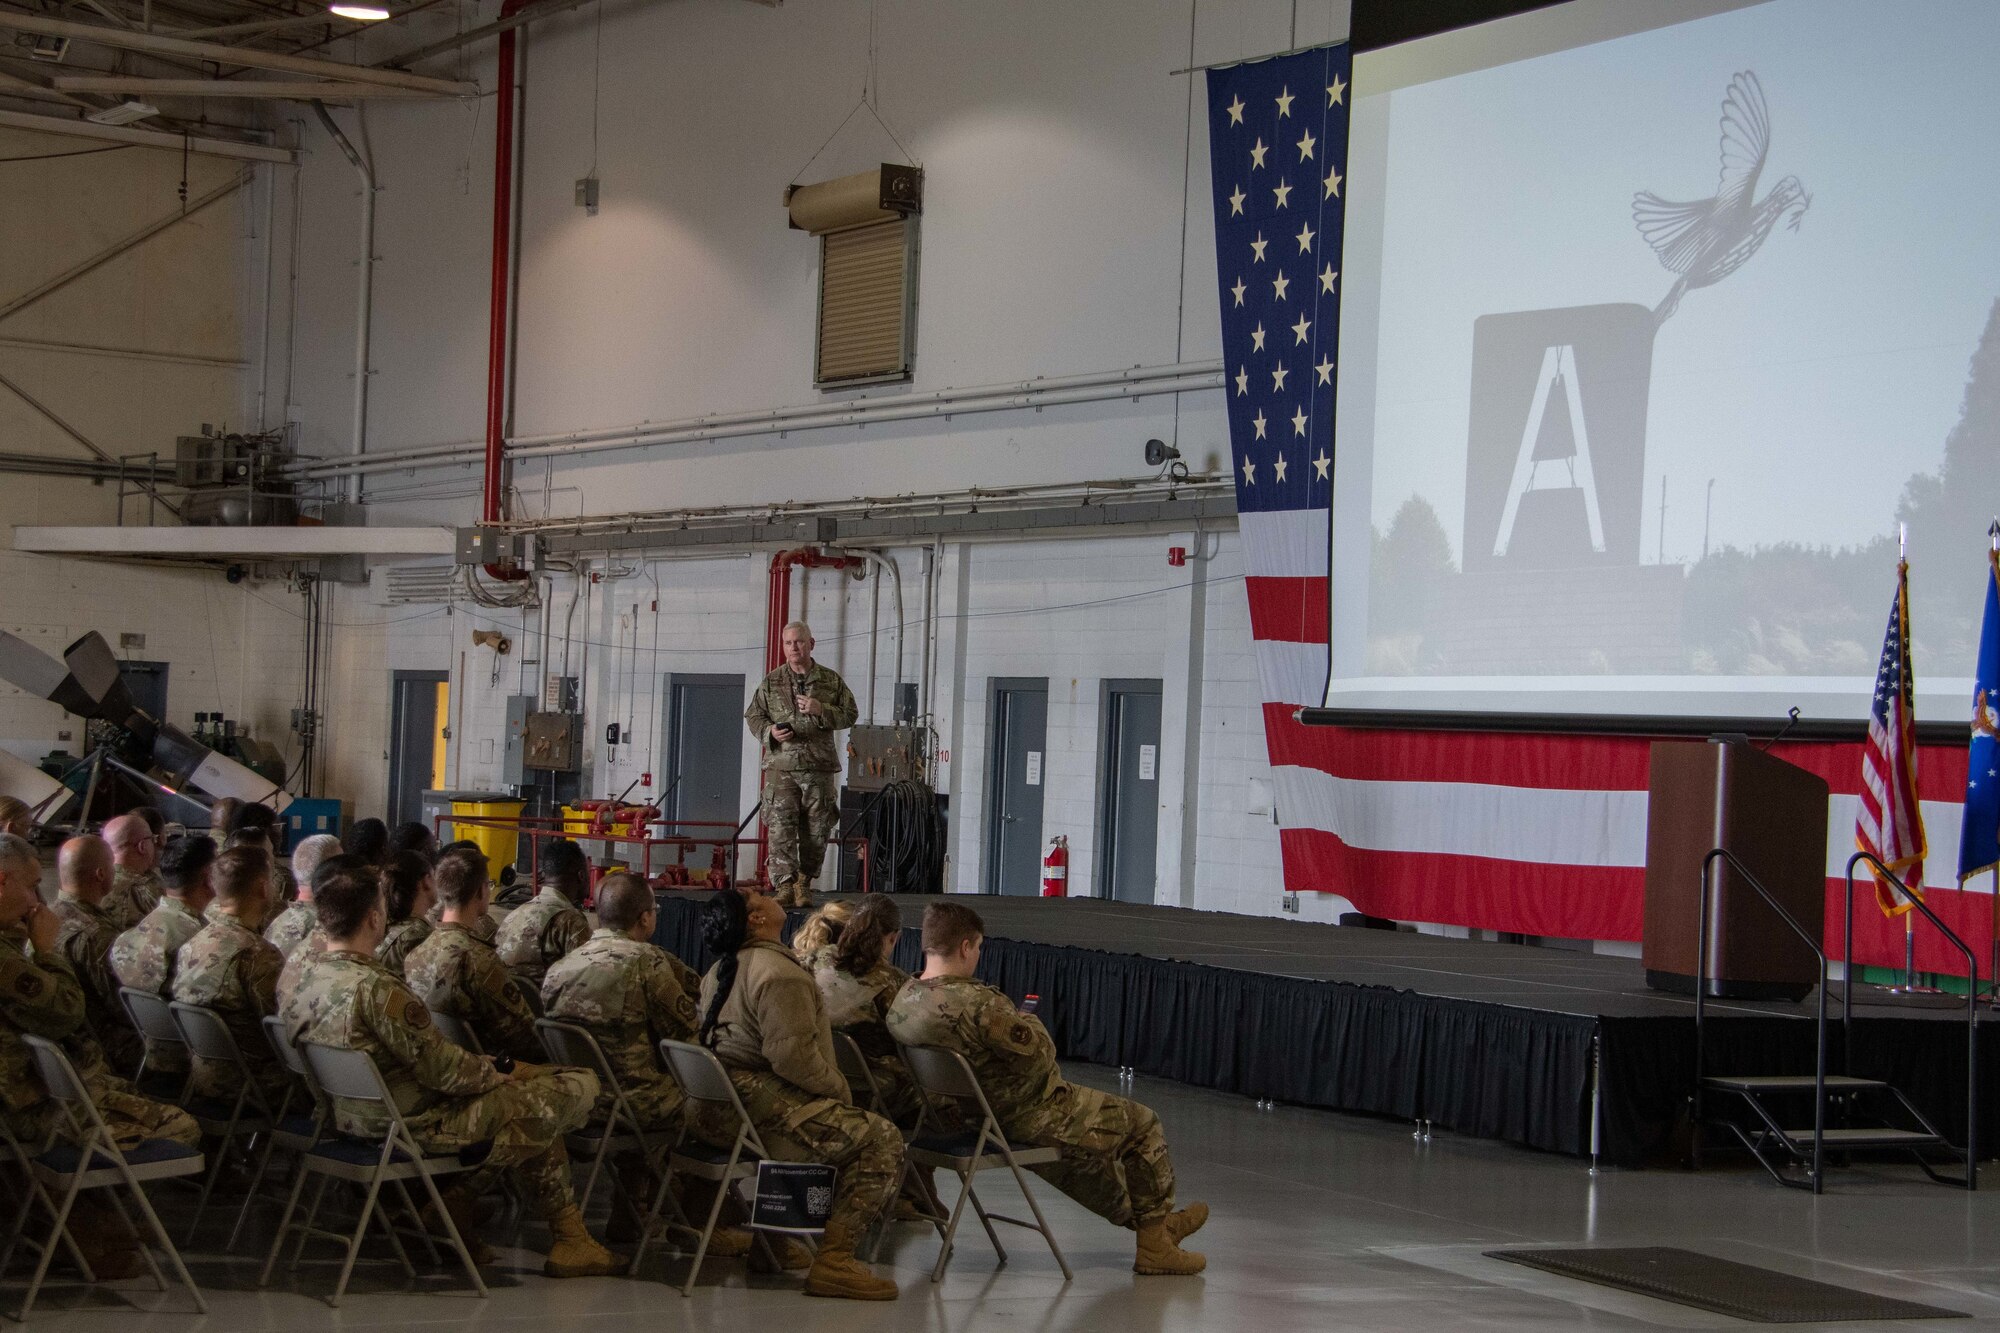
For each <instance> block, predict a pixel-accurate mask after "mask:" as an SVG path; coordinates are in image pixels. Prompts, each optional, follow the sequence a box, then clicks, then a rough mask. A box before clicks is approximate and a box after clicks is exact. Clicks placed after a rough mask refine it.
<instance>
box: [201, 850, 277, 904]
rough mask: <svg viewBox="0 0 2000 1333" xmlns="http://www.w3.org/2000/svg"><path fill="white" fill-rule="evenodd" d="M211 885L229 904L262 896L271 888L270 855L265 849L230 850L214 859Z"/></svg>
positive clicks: (217, 895) (216, 894) (218, 895)
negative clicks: (253, 896)
mask: <svg viewBox="0 0 2000 1333" xmlns="http://www.w3.org/2000/svg"><path fill="white" fill-rule="evenodd" d="M209 882H210V883H212V884H213V885H214V886H215V896H216V897H218V898H220V899H222V901H224V902H226V903H240V902H243V901H244V900H245V899H247V898H250V897H251V896H252V895H255V894H262V893H263V892H264V891H265V890H266V889H268V888H269V887H270V885H271V854H270V853H269V852H267V851H265V850H264V849H263V848H262V847H231V848H230V849H229V850H228V851H226V852H224V853H223V854H222V855H220V856H218V857H216V858H215V873H214V874H213V875H212V876H210V877H209Z"/></svg>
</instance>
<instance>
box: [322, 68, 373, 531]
mask: <svg viewBox="0 0 2000 1333" xmlns="http://www.w3.org/2000/svg"><path fill="white" fill-rule="evenodd" d="M312 109H313V114H314V115H316V116H318V117H319V123H320V124H321V125H323V126H325V127H326V132H327V133H328V134H329V135H331V136H333V141H334V142H335V143H336V144H338V145H340V151H341V153H342V154H343V155H345V156H346V158H347V160H348V163H349V164H350V165H352V166H353V168H354V174H355V175H357V176H359V177H360V178H361V257H360V259H359V260H358V261H357V262H358V263H359V265H360V269H361V290H360V292H359V294H358V295H357V296H356V298H355V302H356V304H355V311H354V447H353V449H352V450H350V451H349V452H350V455H351V456H352V457H353V458H355V459H356V460H359V459H362V458H365V457H367V455H368V339H369V331H370V325H371V324H372V323H373V314H372V309H373V305H374V299H375V170H374V167H373V166H372V165H371V164H370V163H369V161H368V159H366V158H364V157H363V156H361V153H360V150H358V149H357V148H355V146H354V145H353V144H352V143H351V142H349V141H348V138H347V136H346V135H345V134H343V133H341V130H340V125H339V123H338V122H336V121H335V120H334V118H333V113H332V112H330V111H328V110H327V109H326V103H325V102H322V101H320V100H319V99H318V98H314V99H313V104H312ZM354 114H355V116H356V117H357V118H358V117H359V116H360V115H361V114H362V112H361V111H360V110H359V109H357V110H356V111H355V113H354ZM347 498H348V499H349V500H350V501H353V502H355V503H359V502H360V500H361V473H360V472H359V471H358V470H357V471H355V472H352V473H350V474H349V475H348V478H347Z"/></svg>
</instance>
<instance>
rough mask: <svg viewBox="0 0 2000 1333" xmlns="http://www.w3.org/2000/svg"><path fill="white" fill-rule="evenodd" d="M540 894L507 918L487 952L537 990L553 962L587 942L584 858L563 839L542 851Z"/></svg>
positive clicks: (587, 865)
mask: <svg viewBox="0 0 2000 1333" xmlns="http://www.w3.org/2000/svg"><path fill="white" fill-rule="evenodd" d="M541 885H542V888H541V892H540V893H537V894H536V895H535V896H534V897H532V898H530V899H529V900H528V901H527V902H525V903H523V904H521V905H520V906H519V907H517V908H515V909H514V910H513V911H511V912H509V913H508V914H507V919H506V920H505V921H502V922H501V923H500V933H499V934H498V935H496V936H494V938H493V951H494V952H495V953H497V954H499V955H500V961H501V962H503V963H505V964H506V965H507V967H508V969H509V970H510V971H512V972H513V974H514V975H515V976H517V977H519V978H521V980H523V981H525V982H527V983H528V984H530V985H532V986H534V987H535V988H536V989H538V990H539V989H540V988H541V984H542V978H543V977H545V976H547V975H548V972H549V967H550V965H551V964H553V963H554V962H555V961H556V960H557V959H558V958H561V957H562V956H563V955H564V954H566V953H568V952H569V951H570V950H571V949H574V948H576V947H578V946H579V945H581V944H582V943H583V942H584V941H585V940H587V939H589V938H590V918H589V917H587V916H585V915H584V914H583V911H582V906H583V900H584V899H585V898H587V897H589V896H590V860H589V858H587V857H585V856H584V854H583V848H581V847H579V846H577V845H576V844H575V843H573V842H571V841H570V840H569V839H568V838H557V839H555V840H554V841H552V842H550V843H549V845H548V846H546V847H544V848H542V856H541Z"/></svg>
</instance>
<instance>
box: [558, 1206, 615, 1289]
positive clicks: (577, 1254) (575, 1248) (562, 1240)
mask: <svg viewBox="0 0 2000 1333" xmlns="http://www.w3.org/2000/svg"><path fill="white" fill-rule="evenodd" d="M549 1234H550V1235H551V1236H552V1237H553V1238H554V1239H553V1241H552V1243H551V1244H550V1245H549V1255H548V1259H547V1261H546V1262H545V1263H543V1264H542V1274H543V1276H545V1277H608V1276H610V1275H611V1274H613V1273H615V1272H617V1271H618V1270H619V1269H621V1268H623V1267H624V1266H625V1265H624V1263H623V1262H622V1261H620V1260H619V1258H618V1256H617V1255H615V1254H613V1253H612V1252H611V1251H609V1250H607V1249H605V1248H604V1247H603V1246H602V1245H599V1244H598V1243H597V1242H596V1241H595V1240H593V1239H591V1235H590V1233H589V1232H588V1231H586V1230H584V1227H583V1214H582V1213H581V1212H580V1211H578V1209H577V1206H576V1205H575V1204H570V1205H569V1206H568V1207H566V1208H564V1209H563V1210H562V1211H561V1212H560V1213H557V1214H556V1215H555V1216H554V1217H552V1218H550V1219H549Z"/></svg>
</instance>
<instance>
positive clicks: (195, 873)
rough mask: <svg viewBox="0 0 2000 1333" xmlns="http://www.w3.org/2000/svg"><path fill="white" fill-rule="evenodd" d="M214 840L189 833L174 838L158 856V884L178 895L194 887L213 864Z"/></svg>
mask: <svg viewBox="0 0 2000 1333" xmlns="http://www.w3.org/2000/svg"><path fill="white" fill-rule="evenodd" d="M217 855H218V853H217V849H216V846H215V839H213V838H211V837H209V836H208V835H207V834H206V833H189V834H186V835H184V836H182V837H178V838H175V839H174V840H173V841H172V842H170V843H168V844H167V850H166V851H164V852H162V853H161V854H160V883H161V884H163V885H165V886H166V887H167V888H168V889H169V890H170V891H172V892H174V893H180V892H183V891H185V890H187V889H191V888H193V887H194V886H195V883H196V881H198V880H199V879H200V878H201V872H202V871H204V870H206V869H208V868H209V867H210V866H212V865H214V864H215V858H216V856H217Z"/></svg>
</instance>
